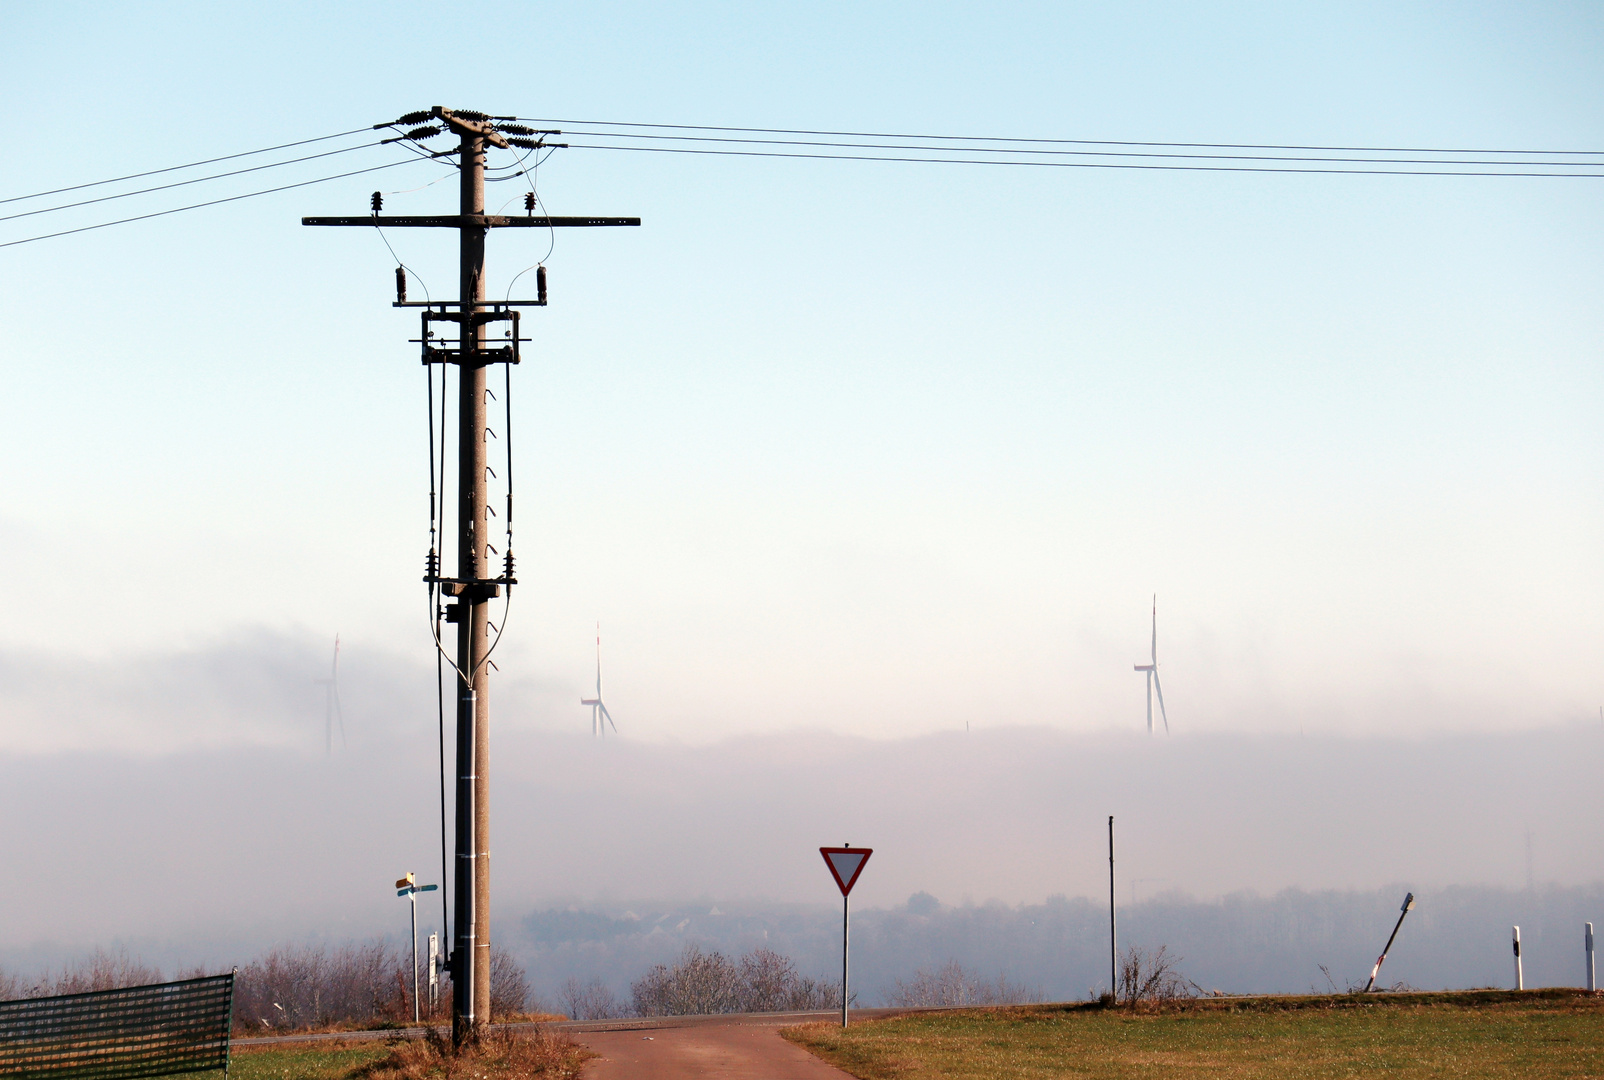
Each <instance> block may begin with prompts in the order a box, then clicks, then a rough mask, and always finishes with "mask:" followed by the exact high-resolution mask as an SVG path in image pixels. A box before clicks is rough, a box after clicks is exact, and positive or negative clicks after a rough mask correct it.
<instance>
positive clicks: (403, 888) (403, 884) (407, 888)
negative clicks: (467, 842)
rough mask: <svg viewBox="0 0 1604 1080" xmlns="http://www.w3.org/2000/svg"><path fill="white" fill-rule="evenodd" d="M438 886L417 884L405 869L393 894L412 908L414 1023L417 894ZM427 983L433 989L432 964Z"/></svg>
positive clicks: (414, 1017) (415, 1010) (414, 1006)
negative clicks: (400, 897) (401, 897)
mask: <svg viewBox="0 0 1604 1080" xmlns="http://www.w3.org/2000/svg"><path fill="white" fill-rule="evenodd" d="M439 887H440V886H438V885H419V884H418V875H416V874H414V873H413V872H412V871H411V870H408V871H407V876H406V877H404V878H401V879H400V880H398V881H397V882H396V883H395V894H396V895H397V896H404V897H406V898H407V906H408V907H410V908H411V909H412V1022H413V1023H414V1024H416V1023H418V1022H419V1017H418V894H419V893H420V892H434V891H435V890H436V889H438V888H439ZM429 940H430V941H431V942H433V940H434V938H433V937H432V936H431V937H430V939H429ZM429 984H430V988H431V989H433V985H434V968H433V966H432V965H431V967H430V969H429Z"/></svg>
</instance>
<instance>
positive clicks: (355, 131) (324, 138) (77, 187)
mask: <svg viewBox="0 0 1604 1080" xmlns="http://www.w3.org/2000/svg"><path fill="white" fill-rule="evenodd" d="M371 130H372V128H371V127H359V128H352V129H351V130H350V131H341V132H337V133H335V134H333V135H319V136H318V137H317V138H315V139H298V140H296V141H295V142H287V143H280V144H279V145H277V146H264V147H262V148H261V149H260V150H244V151H241V152H240V153H238V154H224V155H223V156H222V157H214V158H205V159H204V160H201V161H191V162H189V163H188V164H185V165H169V166H167V167H166V168H162V169H147V170H146V171H144V172H136V173H129V174H128V175H127V176H116V177H112V178H111V179H110V180H92V181H90V182H89V183H87V184H70V185H68V186H67V187H59V188H51V189H50V190H49V191H36V192H34V193H33V194H31V195H11V196H8V197H7V198H4V199H0V203H12V202H22V201H23V200H25V199H42V198H44V197H45V196H46V195H60V194H63V193H64V192H68V191H82V190H83V189H85V188H92V187H101V186H103V185H105V184H120V183H122V182H123V181H125V180H139V179H141V178H143V177H146V176H159V175H161V174H162V173H170V172H179V171H181V170H183V169H197V168H199V167H200V166H202V165H215V164H217V163H218V162H219V161H233V160H235V159H236V158H242V157H252V156H254V155H256V154H271V153H272V152H273V151H275V150H289V149H292V148H293V147H297V146H309V145H310V144H312V143H318V142H328V141H329V140H330V139H343V138H345V136H347V135H359V134H361V133H362V132H365V131H371Z"/></svg>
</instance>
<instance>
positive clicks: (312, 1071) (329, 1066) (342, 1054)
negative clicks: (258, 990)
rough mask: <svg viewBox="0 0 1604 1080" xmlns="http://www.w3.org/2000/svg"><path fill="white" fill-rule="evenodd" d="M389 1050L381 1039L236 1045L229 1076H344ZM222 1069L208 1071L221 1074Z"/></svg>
mask: <svg viewBox="0 0 1604 1080" xmlns="http://www.w3.org/2000/svg"><path fill="white" fill-rule="evenodd" d="M389 1052H390V1048H389V1047H388V1046H386V1045H385V1044H384V1043H382V1042H376V1041H374V1042H353V1043H341V1042H316V1043H289V1044H287V1045H278V1046H264V1047H260V1048H257V1047H251V1048H250V1049H248V1050H241V1049H236V1050H235V1051H234V1053H233V1057H232V1059H231V1060H230V1062H229V1069H228V1075H229V1080H345V1078H346V1077H347V1076H349V1075H351V1073H352V1072H354V1071H355V1070H357V1069H358V1068H360V1067H361V1066H363V1065H366V1064H368V1063H369V1062H372V1061H377V1060H379V1059H380V1058H382V1057H384V1056H385V1055H386V1054H388V1053H389ZM222 1075H223V1074H222V1073H215V1074H208V1077H210V1076H217V1077H221V1076H222Z"/></svg>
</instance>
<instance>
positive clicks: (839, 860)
mask: <svg viewBox="0 0 1604 1080" xmlns="http://www.w3.org/2000/svg"><path fill="white" fill-rule="evenodd" d="M819 854H820V855H823V856H824V865H826V866H828V867H829V868H830V876H831V877H833V878H835V883H836V885H837V886H839V887H840V889H841V895H842V896H846V895H847V894H848V893H850V892H851V891H852V886H853V885H855V884H856V883H857V880H858V875H859V874H861V873H863V866H864V864H865V863H867V862H868V861H869V856H870V855H873V854H874V849H873V848H866V847H856V848H855V847H821V848H820V849H819Z"/></svg>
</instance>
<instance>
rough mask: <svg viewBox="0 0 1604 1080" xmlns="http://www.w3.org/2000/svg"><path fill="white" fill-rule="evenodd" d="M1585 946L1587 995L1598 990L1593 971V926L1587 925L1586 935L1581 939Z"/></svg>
mask: <svg viewBox="0 0 1604 1080" xmlns="http://www.w3.org/2000/svg"><path fill="white" fill-rule="evenodd" d="M1583 940H1584V942H1585V944H1586V946H1587V992H1588V993H1589V994H1591V993H1594V992H1595V991H1597V990H1598V982H1597V980H1596V979H1595V978H1594V969H1593V924H1592V923H1588V924H1587V934H1586V936H1585V938H1584V939H1583Z"/></svg>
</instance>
